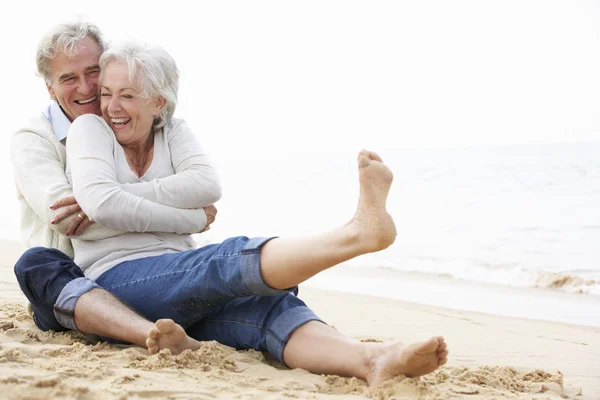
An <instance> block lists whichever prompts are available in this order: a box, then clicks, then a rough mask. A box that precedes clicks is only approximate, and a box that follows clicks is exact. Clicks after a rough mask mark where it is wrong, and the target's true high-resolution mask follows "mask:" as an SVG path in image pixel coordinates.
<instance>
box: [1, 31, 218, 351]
mask: <svg viewBox="0 0 600 400" xmlns="http://www.w3.org/2000/svg"><path fill="white" fill-rule="evenodd" d="M103 51H104V44H103V41H102V34H101V32H100V31H99V29H98V28H97V27H96V26H95V25H92V24H89V23H86V22H76V23H68V24H62V25H58V26H55V27H54V28H53V29H52V30H51V31H50V32H48V34H47V35H46V36H44V38H43V39H42V40H41V42H40V44H39V46H38V51H37V56H36V63H37V68H38V72H39V74H40V75H41V76H42V77H43V78H44V80H45V82H46V87H47V89H48V93H49V94H50V98H51V99H52V100H53V101H52V103H51V104H50V106H49V107H47V108H46V109H45V110H44V112H43V113H40V114H38V115H36V116H35V117H33V118H31V119H30V120H29V121H28V122H27V124H26V125H25V126H24V127H23V128H22V129H20V130H18V131H17V132H16V133H15V134H14V136H13V138H12V141H11V161H12V164H13V169H14V173H15V180H16V185H17V192H18V197H19V201H20V205H21V235H22V239H23V240H24V241H25V243H26V244H27V246H28V247H30V249H29V250H28V251H27V252H25V254H23V256H22V257H21V258H20V259H19V260H18V262H17V264H16V265H15V274H16V276H17V280H18V282H19V285H20V286H21V289H22V290H23V292H24V293H25V295H26V296H27V298H28V300H29V302H30V304H31V306H32V309H33V310H32V311H33V315H32V316H33V319H34V321H35V323H36V325H37V326H38V327H39V328H40V329H41V330H44V331H47V330H53V331H63V330H67V329H76V330H79V331H81V332H83V333H89V334H94V335H98V336H102V337H108V338H113V339H117V340H122V341H126V342H130V343H135V344H138V345H141V346H145V345H146V343H147V335H148V332H149V331H151V330H154V331H155V330H156V327H155V324H154V323H152V322H150V321H148V320H147V319H145V318H143V317H141V316H139V315H138V314H136V313H135V312H134V311H132V310H131V309H129V308H128V307H126V306H125V305H123V304H122V303H121V302H120V301H119V300H118V299H117V298H115V297H114V296H112V295H111V294H109V293H108V292H106V291H104V290H103V289H101V288H100V287H99V286H98V285H97V284H95V283H94V282H92V281H91V280H89V279H87V278H85V277H84V275H83V273H82V271H81V270H80V269H79V268H78V267H77V266H76V265H75V264H74V263H73V262H72V260H71V258H72V257H73V247H72V246H71V241H70V237H73V236H77V237H78V238H79V239H83V240H100V239H104V238H109V237H114V236H117V235H120V234H122V233H123V232H120V231H117V230H113V229H108V228H106V227H104V226H101V225H99V224H96V223H93V222H92V221H91V220H89V218H87V217H86V215H85V214H84V213H83V212H82V210H81V208H80V207H79V205H78V204H77V202H76V200H75V198H74V197H73V193H72V189H71V184H70V181H69V178H68V176H67V174H66V173H65V168H66V147H65V144H66V140H67V133H68V130H69V127H70V125H71V122H72V121H73V120H74V119H75V118H77V117H78V116H80V115H83V114H97V115H101V112H100V100H99V97H98V78H99V75H100V66H99V59H100V55H101V54H102V52H103ZM176 172H177V171H176ZM146 184H148V183H146ZM150 184H151V183H150ZM147 188H148V186H146V190H145V191H146V192H147ZM125 190H132V191H136V188H135V184H133V185H130V187H129V188H125ZM138 192H139V191H138ZM205 212H206V221H204V224H203V225H202V226H199V227H198V230H197V232H199V231H203V230H206V229H208V227H209V226H210V223H212V221H214V217H215V214H216V209H215V208H214V207H212V208H210V209H208V208H205ZM169 326H170V327H172V325H169ZM158 328H159V329H160V326H158ZM179 332H181V331H179ZM168 336H169V335H161V337H163V339H162V340H163V342H162V343H159V346H158V347H159V348H164V347H169V348H171V350H175V351H176V350H177V349H176V348H172V346H170V343H169V337H168ZM190 340H192V339H190ZM177 341H178V342H181V338H178V339H177ZM156 347H157V346H156V343H155V342H153V349H156Z"/></svg>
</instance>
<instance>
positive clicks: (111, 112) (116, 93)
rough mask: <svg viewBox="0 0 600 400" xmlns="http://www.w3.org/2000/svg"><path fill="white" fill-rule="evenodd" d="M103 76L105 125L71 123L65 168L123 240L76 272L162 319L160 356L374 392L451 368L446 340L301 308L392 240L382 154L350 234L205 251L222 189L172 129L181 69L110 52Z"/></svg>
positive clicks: (159, 58) (373, 160) (153, 339)
mask: <svg viewBox="0 0 600 400" xmlns="http://www.w3.org/2000/svg"><path fill="white" fill-rule="evenodd" d="M100 66H101V69H102V74H101V77H100V87H101V89H100V90H101V92H100V94H101V108H102V117H98V116H95V115H84V116H81V117H79V118H77V119H76V120H75V121H74V123H73V125H72V127H71V130H70V132H69V141H68V151H67V154H68V164H69V167H70V171H71V173H72V180H73V190H74V193H75V197H76V199H77V201H78V202H79V204H80V206H81V208H82V209H83V210H84V211H85V213H86V214H87V215H88V216H89V217H90V219H92V220H94V221H96V222H98V223H100V224H103V225H106V226H108V227H111V228H114V229H120V230H123V231H126V232H128V233H124V234H123V235H121V236H118V237H115V238H108V239H103V240H97V241H83V240H76V239H74V240H73V244H74V248H75V261H76V263H77V264H78V265H79V266H80V267H81V268H82V269H83V270H84V273H85V275H86V276H87V277H88V278H89V279H91V280H94V281H96V283H97V284H99V285H100V286H102V287H103V288H104V289H106V290H108V291H109V292H111V293H113V294H114V295H116V296H117V297H118V298H120V299H121V300H122V301H124V302H125V303H127V304H129V305H130V306H131V307H133V308H134V309H135V310H136V311H138V312H139V313H140V314H142V315H143V316H145V317H146V318H148V319H150V320H154V321H156V320H158V322H157V323H156V329H153V330H152V331H151V332H150V334H149V338H148V344H149V349H150V350H151V352H156V351H158V350H159V349H161V348H170V349H172V350H174V351H182V350H183V349H195V348H197V347H198V346H199V344H198V342H197V341H196V340H198V341H204V340H216V341H218V342H220V343H223V344H225V345H229V346H232V347H235V348H237V349H250V348H251V349H256V350H260V351H267V352H269V353H271V354H272V355H273V356H275V357H276V358H277V359H279V361H281V362H282V363H284V364H286V365H288V366H289V367H291V368H304V369H306V370H308V371H311V372H314V373H320V374H337V375H344V376H356V377H359V378H362V379H365V380H366V381H367V382H368V383H369V384H371V385H373V384H378V383H382V382H384V381H386V380H388V379H391V378H393V377H395V376H396V375H399V374H404V375H408V376H419V375H423V374H426V373H429V372H431V371H433V370H435V369H436V368H438V366H440V365H442V364H444V363H445V362H446V358H447V354H448V351H447V349H446V344H445V342H444V340H443V338H442V337H432V338H430V339H429V340H427V341H424V342H422V343H416V344H412V345H410V346H405V345H403V344H401V343H397V342H396V343H362V342H359V341H356V340H353V339H350V338H348V337H346V336H344V335H343V334H341V333H339V332H338V331H336V330H335V329H333V328H332V327H330V326H328V325H326V324H325V323H323V322H322V321H321V320H320V319H319V318H318V317H317V316H316V315H315V314H314V313H313V312H312V311H311V310H310V309H309V308H308V307H307V306H306V305H305V304H304V302H302V300H300V299H299V298H298V297H297V296H296V294H297V285H298V284H299V283H301V282H303V281H305V280H306V279H308V278H310V277H312V276H314V275H315V274H317V273H319V272H321V271H323V270H325V269H327V268H330V267H332V266H334V265H336V264H339V263H341V262H343V261H346V260H349V259H351V258H353V257H356V256H358V255H360V254H364V253H368V252H374V251H378V250H382V249H384V248H386V247H388V246H389V245H390V244H391V243H392V242H393V241H394V239H395V236H396V228H395V225H394V222H393V220H392V218H391V216H390V215H389V214H388V213H387V211H386V208H385V204H386V199H387V194H388V191H389V188H390V186H391V182H392V173H391V171H390V170H389V169H388V168H387V167H386V166H385V165H384V164H383V162H382V160H381V159H380V158H379V157H378V156H377V155H376V154H375V153H371V152H366V151H363V152H361V153H360V154H359V156H358V173H359V182H360V198H359V201H358V207H357V210H356V213H355V214H354V216H353V217H352V218H350V220H349V222H347V223H346V224H345V225H343V226H341V227H339V228H336V229H333V230H331V231H329V232H326V233H323V234H320V235H316V236H312V237H306V238H298V239H285V238H273V237H264V238H251V239H249V238H247V237H233V238H230V239H227V240H225V241H224V242H223V243H221V244H213V245H208V246H204V247H202V248H199V249H196V248H195V247H196V244H195V242H194V241H193V239H192V238H191V236H190V234H191V233H194V232H199V231H202V230H204V229H206V227H207V226H209V224H210V222H211V220H212V219H214V214H215V212H216V209H215V208H214V207H211V206H212V205H213V204H214V203H215V202H216V201H217V200H218V199H219V197H220V195H221V189H220V186H219V181H218V178H217V175H216V173H215V171H214V169H213V168H212V166H211V164H210V161H209V159H208V157H207V156H206V154H205V153H204V151H203V150H202V147H201V146H200V145H199V144H198V142H197V139H196V137H195V135H194V134H193V133H192V132H191V131H190V129H189V127H188V126H187V125H186V124H185V122H183V121H181V120H178V119H175V118H173V112H174V110H175V106H176V101H177V90H178V72H177V67H176V65H175V63H174V61H173V60H172V58H171V57H170V56H169V55H168V54H167V53H166V52H165V51H164V50H163V49H161V48H158V47H155V46H147V45H142V44H137V43H128V44H123V45H118V46H113V47H111V48H109V49H108V50H107V51H106V52H105V53H104V54H103V55H102V57H101V60H100ZM186 174H187V175H186ZM182 176H183V177H184V178H183V179H187V178H189V180H188V182H187V183H186V185H185V188H186V191H185V193H184V194H183V195H179V196H173V195H172V194H171V193H173V192H174V190H173V187H171V186H170V185H171V184H172V183H173V182H175V181H174V180H173V179H175V177H177V178H176V179H177V182H181V181H180V179H182ZM186 177H187V178H186ZM125 186H127V189H128V190H125V189H126V188H125ZM132 186H135V187H136V189H133V190H132V189H131V187H132ZM178 193H181V188H179V190H178ZM207 224H208V225H207ZM161 232H162V233H161ZM164 232H173V233H164ZM161 318H164V319H161ZM176 323H177V324H180V325H181V327H183V328H185V331H184V330H183V329H182V328H181V327H180V326H179V325H176ZM186 332H187V333H188V334H189V336H190V337H191V338H193V339H190V338H188V337H187V336H186Z"/></svg>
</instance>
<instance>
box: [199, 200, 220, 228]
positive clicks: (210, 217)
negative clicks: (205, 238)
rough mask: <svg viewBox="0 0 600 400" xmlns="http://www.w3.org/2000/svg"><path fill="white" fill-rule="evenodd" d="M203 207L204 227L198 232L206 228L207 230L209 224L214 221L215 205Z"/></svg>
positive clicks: (215, 216) (215, 214) (215, 215)
mask: <svg viewBox="0 0 600 400" xmlns="http://www.w3.org/2000/svg"><path fill="white" fill-rule="evenodd" d="M203 208H204V213H205V214H206V225H204V229H202V230H201V231H200V232H198V233H202V232H206V231H207V230H209V229H210V224H212V223H213V222H215V218H217V207H215V206H214V205H212V206H208V207H203Z"/></svg>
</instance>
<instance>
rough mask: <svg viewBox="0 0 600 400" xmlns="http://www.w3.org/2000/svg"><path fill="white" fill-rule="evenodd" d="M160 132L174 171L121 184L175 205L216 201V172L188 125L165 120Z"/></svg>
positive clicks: (218, 188) (218, 193)
mask: <svg viewBox="0 0 600 400" xmlns="http://www.w3.org/2000/svg"><path fill="white" fill-rule="evenodd" d="M163 132H164V135H165V137H166V139H167V143H168V146H169V150H170V153H171V162H172V163H173V168H174V170H175V175H171V176H168V177H165V178H160V179H153V180H152V181H149V182H139V183H124V184H121V188H122V189H123V190H126V191H127V192H129V193H132V194H135V195H137V196H140V197H143V198H145V199H148V200H151V201H154V202H156V203H159V204H163V205H166V206H171V207H176V208H202V207H206V206H209V205H212V204H214V203H216V202H217V201H219V199H220V198H221V184H220V182H219V176H218V175H217V172H216V170H215V169H214V168H213V166H212V163H211V161H210V159H209V157H208V156H207V155H206V153H205V152H204V150H203V149H202V146H200V143H199V142H198V138H197V137H196V135H195V134H194V132H193V131H192V130H191V129H190V127H189V125H188V124H187V123H186V122H185V121H183V120H175V121H174V122H171V123H168V124H167V125H166V126H165V128H164V129H163Z"/></svg>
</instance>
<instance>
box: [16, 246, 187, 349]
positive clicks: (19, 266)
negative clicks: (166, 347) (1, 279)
mask: <svg viewBox="0 0 600 400" xmlns="http://www.w3.org/2000/svg"><path fill="white" fill-rule="evenodd" d="M15 274H16V276H17V280H18V282H19V285H20V286H21V289H22V290H23V293H25V296H26V297H27V299H28V300H29V301H30V302H31V304H32V306H33V313H34V321H35V323H36V325H37V326H38V327H39V328H40V329H41V330H44V331H47V330H53V331H64V330H67V329H75V330H79V331H81V332H83V333H89V334H94V335H97V336H102V337H106V338H111V339H116V340H120V341H125V342H129V343H134V344H137V345H140V346H146V339H147V335H148V332H149V331H150V329H152V328H154V327H155V326H154V324H153V323H152V322H150V321H148V320H146V319H144V318H142V317H141V316H139V315H138V314H137V313H135V312H134V311H133V310H131V309H130V308H128V307H127V306H125V305H124V304H123V303H121V302H120V301H119V300H118V299H117V298H116V297H114V296H113V295H111V294H110V293H108V292H106V291H105V290H103V289H102V288H100V287H99V286H98V285H96V284H95V283H93V282H92V281H90V280H89V279H87V278H85V277H84V275H83V273H82V271H81V269H80V268H79V267H78V266H77V265H75V263H74V262H73V260H72V259H71V258H69V257H68V256H67V255H65V254H64V253H62V252H60V251H58V250H56V249H48V248H43V247H35V248H32V249H29V250H27V251H26V252H25V253H24V254H23V255H22V256H21V258H20V259H19V260H18V261H17V263H16V264H15ZM188 339H189V338H188ZM190 340H191V339H190ZM183 341H184V342H186V340H185V338H184V340H183ZM178 345H179V346H181V343H178ZM174 351H175V350H174Z"/></svg>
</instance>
